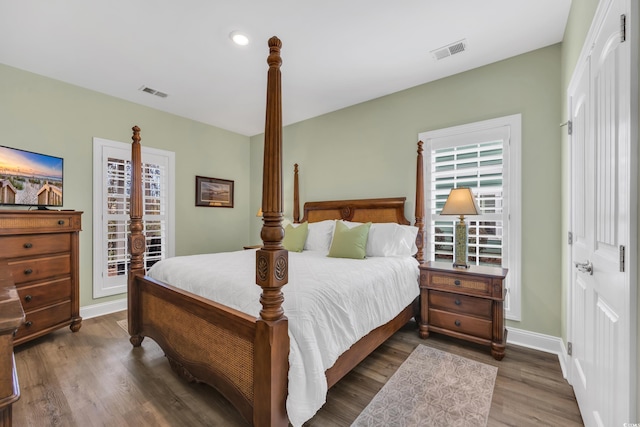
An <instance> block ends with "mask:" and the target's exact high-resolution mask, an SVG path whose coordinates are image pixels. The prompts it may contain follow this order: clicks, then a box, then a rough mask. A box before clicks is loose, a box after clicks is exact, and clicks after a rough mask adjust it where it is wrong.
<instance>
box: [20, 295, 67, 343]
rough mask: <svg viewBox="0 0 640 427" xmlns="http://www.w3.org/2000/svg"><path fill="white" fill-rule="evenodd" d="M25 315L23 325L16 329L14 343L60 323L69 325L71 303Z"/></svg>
mask: <svg viewBox="0 0 640 427" xmlns="http://www.w3.org/2000/svg"><path fill="white" fill-rule="evenodd" d="M25 314H26V316H25V323H24V324H23V325H22V326H20V327H19V328H18V332H16V335H15V338H14V341H19V340H20V339H21V338H22V337H24V336H27V335H34V334H37V333H38V332H41V331H44V330H45V329H48V328H51V327H53V326H56V325H59V324H60V323H66V324H69V322H70V319H71V301H67V302H62V303H59V304H56V305H53V306H51V307H47V308H44V309H42V310H36V311H33V312H30V313H25Z"/></svg>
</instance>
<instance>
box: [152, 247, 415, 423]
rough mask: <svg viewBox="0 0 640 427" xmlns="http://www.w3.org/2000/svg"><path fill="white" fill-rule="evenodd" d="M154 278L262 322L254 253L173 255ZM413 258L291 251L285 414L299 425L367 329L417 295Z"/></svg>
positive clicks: (320, 401) (286, 298) (286, 302)
mask: <svg viewBox="0 0 640 427" xmlns="http://www.w3.org/2000/svg"><path fill="white" fill-rule="evenodd" d="M148 275H149V276H151V277H153V278H155V279H158V280H161V281H163V282H166V283H169V284H171V285H173V286H176V287H179V288H182V289H184V290H187V291H189V292H193V293H195V294H198V295H201V296H203V297H206V298H208V299H211V300H215V301H218V302H220V303H222V304H224V305H226V306H228V307H232V308H235V309H238V310H240V311H243V312H245V313H247V314H250V315H253V316H256V317H258V314H259V312H260V308H261V306H260V302H259V297H260V292H261V290H262V289H261V288H260V287H259V286H258V285H256V284H255V250H246V251H238V252H226V253H218V254H206V255H192V256H183V257H175V258H169V259H166V260H164V261H161V262H159V263H156V264H155V265H154V266H153V267H152V268H151V269H150V270H149V272H148ZM418 275H419V272H418V263H417V261H416V260H415V259H414V258H412V257H406V258H399V257H372V258H367V259H364V260H352V259H341V258H329V257H327V256H326V253H324V252H316V251H305V252H302V253H294V252H290V253H289V283H288V284H287V285H285V286H284V287H283V288H282V290H283V293H284V304H283V308H284V313H285V315H286V316H287V317H288V319H289V338H290V342H291V348H290V352H289V395H288V398H287V414H288V416H289V421H290V422H291V424H293V425H294V426H300V425H302V424H303V423H304V422H305V421H307V420H308V419H310V418H311V417H313V415H314V414H315V413H316V412H317V411H318V409H320V407H321V406H322V405H323V404H324V403H325V400H326V394H327V382H326V377H325V373H324V372H325V371H326V370H327V369H328V368H330V367H331V366H332V365H333V364H334V363H335V361H336V360H337V358H338V357H339V356H340V355H341V354H342V353H343V352H345V351H346V350H348V349H349V348H350V347H351V345H353V344H354V343H355V342H356V341H358V340H359V339H360V338H362V337H363V336H365V335H366V334H367V333H369V331H371V330H373V329H375V328H376V327H378V326H380V325H382V324H384V323H386V322H388V321H389V320H391V319H392V318H393V317H395V316H396V315H397V314H398V313H399V312H400V311H401V310H402V309H403V308H405V307H406V306H407V305H408V304H409V303H410V302H411V301H413V299H414V298H415V297H416V296H417V295H418V293H419V288H418Z"/></svg>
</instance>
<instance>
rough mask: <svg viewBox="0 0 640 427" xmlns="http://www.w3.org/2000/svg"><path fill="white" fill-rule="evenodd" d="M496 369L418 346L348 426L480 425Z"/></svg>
mask: <svg viewBox="0 0 640 427" xmlns="http://www.w3.org/2000/svg"><path fill="white" fill-rule="evenodd" d="M497 373H498V368H497V367H495V366H490V365H486V364H484V363H480V362H476V361H474V360H469V359H467V358H464V357H460V356H456V355H455V354H451V353H446V352H444V351H441V350H437V349H434V348H431V347H427V346H424V345H418V347H416V349H415V350H414V351H413V353H411V354H410V355H409V357H408V358H407V360H405V361H404V362H403V363H402V365H401V366H400V368H398V370H397V371H396V373H395V374H393V376H392V377H391V378H390V379H389V381H387V383H386V384H385V385H384V386H383V387H382V389H381V390H380V391H379V392H378V394H376V395H375V396H374V398H373V400H372V401H371V402H370V403H369V405H368V406H367V407H366V408H365V409H364V411H363V412H362V413H361V414H360V415H359V416H358V418H357V419H356V420H355V421H354V423H353V424H352V427H362V426H380V427H382V426H384V427H413V426H415V427H417V426H443V427H444V426H447V427H448V426H470V427H471V426H473V427H478V426H486V425H487V418H488V416H489V409H490V408H491V398H492V396H493V386H494V384H495V381H496V375H497Z"/></svg>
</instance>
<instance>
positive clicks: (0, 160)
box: [0, 146, 63, 207]
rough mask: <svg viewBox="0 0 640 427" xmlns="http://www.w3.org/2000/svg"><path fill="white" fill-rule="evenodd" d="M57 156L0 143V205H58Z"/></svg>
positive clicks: (59, 164)
mask: <svg viewBox="0 0 640 427" xmlns="http://www.w3.org/2000/svg"><path fill="white" fill-rule="evenodd" d="M62 165H63V160H62V158H60V157H54V156H49V155H46V154H38V153H32V152H31V151H25V150H19V149H17V148H11V147H3V146H0V205H22V206H38V207H51V206H58V207H60V206H62Z"/></svg>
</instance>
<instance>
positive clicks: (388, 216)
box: [300, 197, 411, 225]
mask: <svg viewBox="0 0 640 427" xmlns="http://www.w3.org/2000/svg"><path fill="white" fill-rule="evenodd" d="M405 200H406V197H393V198H386V199H360V200H333V201H324V202H307V203H305V204H304V213H303V215H304V216H303V217H302V219H301V220H300V222H305V221H308V222H319V221H324V220H326V219H342V220H344V221H354V222H395V223H397V224H404V225H409V224H411V222H410V221H409V220H408V219H407V218H405V216H404V202H405Z"/></svg>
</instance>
